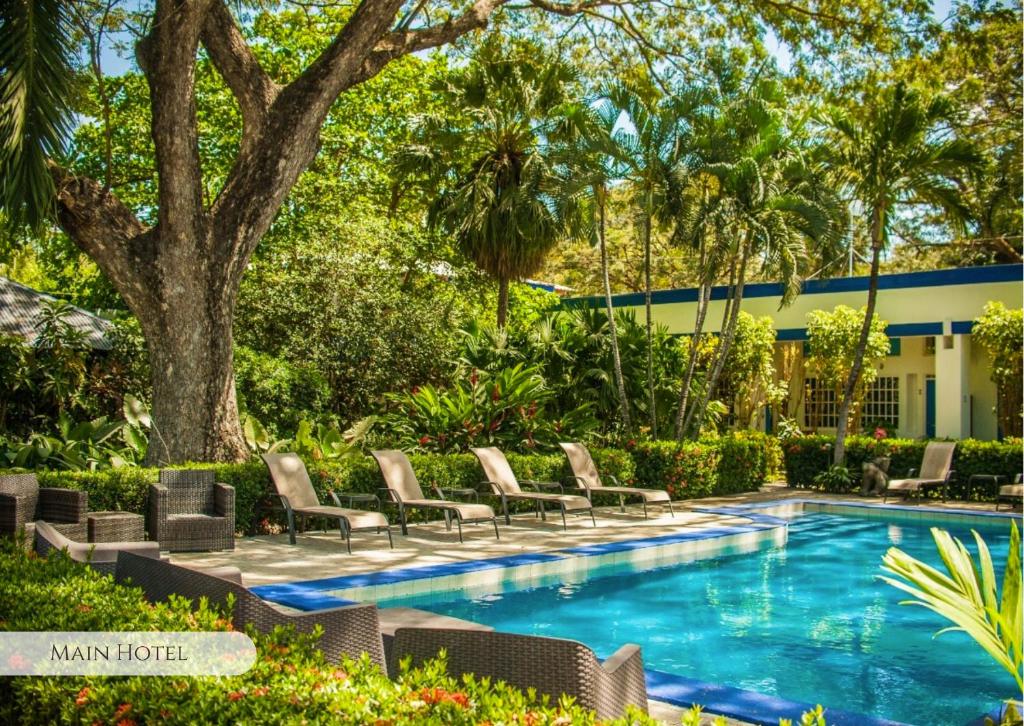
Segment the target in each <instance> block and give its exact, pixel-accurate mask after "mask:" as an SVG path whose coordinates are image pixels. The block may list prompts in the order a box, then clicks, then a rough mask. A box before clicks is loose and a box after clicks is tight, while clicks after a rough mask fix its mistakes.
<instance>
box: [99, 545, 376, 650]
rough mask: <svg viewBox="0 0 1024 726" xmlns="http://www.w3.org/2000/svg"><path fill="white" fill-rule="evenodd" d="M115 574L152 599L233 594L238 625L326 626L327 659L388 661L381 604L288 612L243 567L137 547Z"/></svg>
mask: <svg viewBox="0 0 1024 726" xmlns="http://www.w3.org/2000/svg"><path fill="white" fill-rule="evenodd" d="M114 578H115V579H116V580H117V581H118V582H120V583H122V584H126V583H127V584H130V585H134V586H135V587H141V588H142V592H143V593H144V594H145V596H146V599H147V600H149V601H150V602H163V601H165V600H167V599H168V598H169V597H170V596H171V595H181V596H182V597H186V598H189V599H190V600H192V601H193V603H194V604H198V601H199V598H201V597H205V598H207V600H209V602H210V603H211V604H213V605H217V606H219V607H224V605H225V603H226V602H227V600H228V597H229V596H233V598H234V607H233V608H232V611H231V621H232V623H233V625H234V627H235V629H237V630H241V629H243V628H244V627H245V626H246V625H249V624H252V625H253V626H254V627H255V628H256V630H258V631H260V632H261V633H269V632H271V631H273V630H274V628H275V627H276V626H278V625H280V626H283V627H287V626H289V625H293V626H295V629H296V630H297V631H299V632H300V633H309V632H311V631H312V630H313V629H314V628H315V627H317V626H321V627H322V628H323V635H321V636H320V639H319V640H318V641H317V647H318V648H319V649H320V650H322V651H323V653H324V655H325V656H326V658H327V660H328V661H330V662H332V663H337V662H338V661H339V660H341V656H343V655H347V656H349V657H351V658H359V657H360V656H361V655H362V654H363V653H369V654H370V659H371V660H372V661H373V662H374V663H376V664H377V665H378V666H380V667H381V669H383V668H384V667H385V661H384V643H383V641H382V639H381V634H380V624H379V622H378V620H377V606H376V605H374V604H372V603H366V604H356V605H344V606H342V607H337V608H330V609H328V610H317V611H316V612H311V613H296V614H291V613H284V612H281V611H280V610H278V609H276V608H275V607H273V606H272V605H270V603H268V602H266V601H264V600H262V599H260V598H259V597H258V596H257V595H255V594H254V593H252V592H251V591H250V590H249V589H248V588H247V587H245V586H244V585H243V584H242V575H241V573H240V572H239V571H238V568H235V567H218V568H216V569H212V570H198V569H193V568H191V567H182V566H181V565H176V564H174V563H172V562H167V561H165V560H150V559H145V558H142V557H139V556H138V555H137V554H135V553H132V552H122V553H121V554H119V555H118V558H117V570H116V572H115V574H114Z"/></svg>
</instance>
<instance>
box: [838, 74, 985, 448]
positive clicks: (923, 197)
mask: <svg viewBox="0 0 1024 726" xmlns="http://www.w3.org/2000/svg"><path fill="white" fill-rule="evenodd" d="M864 105H865V108H866V112H865V113H864V115H863V116H861V117H855V116H853V115H851V114H849V113H846V112H843V111H839V110H834V111H832V112H831V114H830V115H829V116H828V119H827V123H828V126H829V128H830V130H831V137H830V138H829V139H828V142H827V145H826V147H825V149H826V153H827V157H828V161H827V163H828V165H829V168H830V171H831V174H832V177H833V179H834V181H835V183H836V184H837V185H838V187H839V188H840V189H842V190H843V191H844V192H845V193H846V194H847V196H848V197H849V198H850V200H851V201H855V202H857V203H858V204H859V205H860V206H861V208H862V209H863V213H864V215H865V217H866V219H864V220H863V221H864V225H865V231H866V233H867V235H868V237H869V239H870V241H871V271H870V275H869V278H868V299H867V306H866V313H865V316H864V321H863V324H862V326H861V331H860V338H859V340H858V343H857V347H856V349H855V352H854V358H853V365H852V366H851V367H850V371H849V374H848V375H847V378H846V381H845V383H844V384H843V388H842V391H841V394H842V396H841V398H840V400H839V418H838V425H837V428H836V447H835V452H834V455H833V456H834V461H835V463H836V464H841V463H842V462H843V458H844V456H845V455H846V443H845V441H846V432H847V429H848V427H849V415H850V408H851V406H852V405H853V401H854V391H855V389H856V387H857V383H858V381H859V380H860V376H861V373H862V370H863V368H864V360H865V351H866V348H867V345H868V338H869V337H870V335H871V325H872V321H873V320H874V314H875V303H876V301H877V298H878V268H879V263H880V261H881V255H882V251H883V250H884V249H885V247H886V245H887V244H888V240H889V230H890V229H891V227H892V224H893V222H894V218H895V215H896V214H897V213H898V211H899V209H900V208H901V207H903V206H905V205H908V204H913V203H924V204H928V205H931V206H933V207H937V208H939V209H941V210H943V211H944V212H945V213H946V216H947V219H948V221H949V223H950V224H951V225H953V226H954V227H957V228H959V229H962V228H963V221H964V220H965V219H966V217H967V216H968V214H969V210H968V208H967V206H966V205H965V203H964V200H963V196H962V192H963V189H964V187H965V185H966V179H967V177H968V176H969V175H972V174H973V173H974V172H976V171H977V170H978V169H979V166H980V164H981V156H980V155H979V153H978V151H977V150H976V149H975V148H974V146H973V144H971V143H970V142H968V141H967V140H965V139H961V138H956V137H955V136H954V135H953V133H952V131H951V129H950V124H951V123H952V121H953V118H954V116H955V109H954V108H953V106H952V104H951V103H950V102H949V101H948V100H947V99H946V98H945V97H943V96H934V97H931V98H926V97H925V96H923V95H922V94H920V93H918V92H917V91H915V90H913V89H911V88H908V87H907V86H906V85H905V84H903V83H902V82H901V83H897V84H896V85H895V86H893V87H891V88H885V89H881V90H873V91H872V92H871V95H870V97H869V98H866V99H865V104H864Z"/></svg>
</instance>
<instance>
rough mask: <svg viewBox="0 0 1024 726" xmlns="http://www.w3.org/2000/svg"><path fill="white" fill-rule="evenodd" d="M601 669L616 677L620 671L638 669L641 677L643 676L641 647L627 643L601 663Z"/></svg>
mask: <svg viewBox="0 0 1024 726" xmlns="http://www.w3.org/2000/svg"><path fill="white" fill-rule="evenodd" d="M601 668H603V669H604V671H605V672H606V673H608V674H609V675H614V674H616V673H618V672H619V671H630V670H633V669H638V670H639V673H640V675H641V676H643V670H644V665H643V658H642V656H641V654H640V646H639V645H636V644H635V643H626V644H625V645H623V646H622V647H621V648H619V649H618V650H617V651H615V652H614V653H612V654H611V655H610V656H608V657H607V658H606V659H605V660H604V661H603V662H602V663H601Z"/></svg>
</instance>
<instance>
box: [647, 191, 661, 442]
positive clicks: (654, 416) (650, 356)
mask: <svg viewBox="0 0 1024 726" xmlns="http://www.w3.org/2000/svg"><path fill="white" fill-rule="evenodd" d="M653 206H654V200H653V198H652V192H651V190H650V189H648V190H647V205H646V209H645V210H644V308H645V310H646V313H647V394H648V405H649V406H650V411H651V438H652V439H657V438H658V409H657V405H656V400H655V395H654V335H653V332H652V331H653V329H654V322H653V320H652V318H651V222H652V220H651V217H652V216H653V215H654V212H653V211H652V207H653Z"/></svg>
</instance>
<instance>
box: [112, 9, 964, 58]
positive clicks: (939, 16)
mask: <svg viewBox="0 0 1024 726" xmlns="http://www.w3.org/2000/svg"><path fill="white" fill-rule="evenodd" d="M951 2H952V0H932V15H934V16H935V19H936V20H944V19H945V18H947V17H948V16H949V12H950V5H951ZM128 5H129V6H134V7H145V6H147V5H149V3H148V2H145V1H144V0H129V2H128ZM114 40H120V41H122V42H125V41H127V40H128V37H127V35H124V37H121V38H116V39H114ZM766 45H767V47H768V49H769V51H771V52H772V53H773V54H774V55H775V58H776V60H777V61H778V63H779V68H780V69H782V70H783V71H785V70H787V69H788V68H789V65H790V54H789V50H788V49H787V48H786V47H785V45H783V44H781V43H780V42H779V41H778V39H777V38H776V37H775V36H774V34H772V33H770V32H769V35H768V38H767V40H766ZM102 63H103V73H104V74H106V75H110V76H118V75H121V74H123V73H125V72H127V71H130V70H136V66H135V61H134V59H133V58H131V57H130V53H124V54H119V53H118V52H117V51H116V50H115V49H114V48H112V47H110V44H108V46H107V47H106V48H105V49H104V52H103V56H102Z"/></svg>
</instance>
